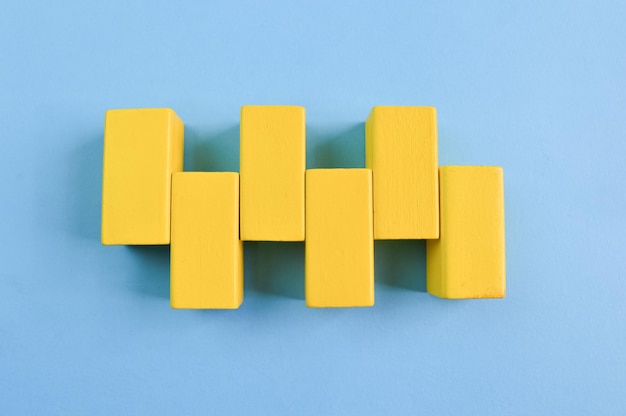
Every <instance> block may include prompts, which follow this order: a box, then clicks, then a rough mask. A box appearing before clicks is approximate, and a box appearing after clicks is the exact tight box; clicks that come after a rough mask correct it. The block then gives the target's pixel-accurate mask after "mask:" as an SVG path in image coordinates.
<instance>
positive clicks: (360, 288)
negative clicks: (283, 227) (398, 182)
mask: <svg viewBox="0 0 626 416" xmlns="http://www.w3.org/2000/svg"><path fill="white" fill-rule="evenodd" d="M306 229H307V231H306V244H305V275H306V276H305V292H306V304H307V306H309V307H351V306H372V305H373V304H374V240H373V225H372V176H371V171H370V170H369V169H309V170H307V171H306Z"/></svg>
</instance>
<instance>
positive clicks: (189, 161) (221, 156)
mask: <svg viewBox="0 0 626 416" xmlns="http://www.w3.org/2000/svg"><path fill="white" fill-rule="evenodd" d="M184 170H185V171H188V172H239V125H236V126H233V127H230V128H228V129H226V130H223V131H220V132H217V133H214V132H210V131H204V130H202V129H199V128H197V127H189V126H185V169H184Z"/></svg>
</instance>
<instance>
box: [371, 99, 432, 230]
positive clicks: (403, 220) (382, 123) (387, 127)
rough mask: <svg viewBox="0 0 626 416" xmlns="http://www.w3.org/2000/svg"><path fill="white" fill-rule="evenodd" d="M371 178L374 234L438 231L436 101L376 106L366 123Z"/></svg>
mask: <svg viewBox="0 0 626 416" xmlns="http://www.w3.org/2000/svg"><path fill="white" fill-rule="evenodd" d="M365 137H366V139H365V149H366V167H368V168H370V169H372V172H373V183H374V238H375V239H376V240H399V239H427V238H437V237H438V236H439V201H438V184H437V163H438V162H437V116H436V111H435V108H434V107H384V106H382V107H381V106H379V107H374V108H373V109H372V112H371V113H370V115H369V117H368V119H367V122H366V127H365Z"/></svg>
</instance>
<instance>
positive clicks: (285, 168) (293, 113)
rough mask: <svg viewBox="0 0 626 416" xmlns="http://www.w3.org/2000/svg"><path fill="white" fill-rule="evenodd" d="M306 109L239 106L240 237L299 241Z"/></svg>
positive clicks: (302, 203)
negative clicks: (240, 107)
mask: <svg viewBox="0 0 626 416" xmlns="http://www.w3.org/2000/svg"><path fill="white" fill-rule="evenodd" d="M305 130H306V127H305V111H304V108H303V107H296V106H244V107H242V109H241V138H240V170H241V238H242V240H246V241H304V171H305V168H306V140H305Z"/></svg>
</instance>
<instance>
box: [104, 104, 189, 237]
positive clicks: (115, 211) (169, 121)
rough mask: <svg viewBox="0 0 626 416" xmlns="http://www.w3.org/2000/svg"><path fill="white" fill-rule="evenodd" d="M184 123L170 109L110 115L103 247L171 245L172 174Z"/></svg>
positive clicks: (179, 158)
mask: <svg viewBox="0 0 626 416" xmlns="http://www.w3.org/2000/svg"><path fill="white" fill-rule="evenodd" d="M183 136H184V126H183V122H182V121H181V120H180V118H178V116H177V115H176V113H174V111H172V110H170V109H168V108H149V109H132V110H109V111H107V113H106V117H105V124H104V167H103V175H102V244H106V245H114V244H169V242H170V189H171V177H172V172H179V171H181V170H182V169H183Z"/></svg>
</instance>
